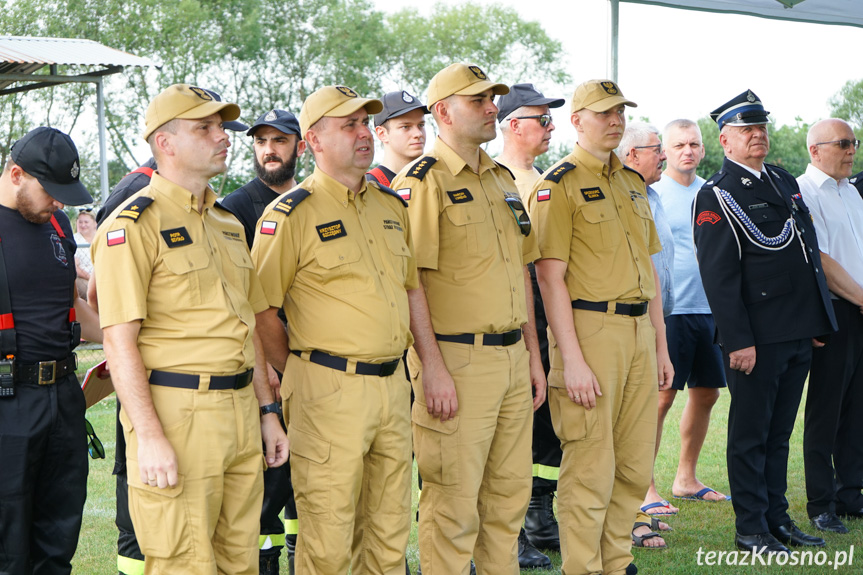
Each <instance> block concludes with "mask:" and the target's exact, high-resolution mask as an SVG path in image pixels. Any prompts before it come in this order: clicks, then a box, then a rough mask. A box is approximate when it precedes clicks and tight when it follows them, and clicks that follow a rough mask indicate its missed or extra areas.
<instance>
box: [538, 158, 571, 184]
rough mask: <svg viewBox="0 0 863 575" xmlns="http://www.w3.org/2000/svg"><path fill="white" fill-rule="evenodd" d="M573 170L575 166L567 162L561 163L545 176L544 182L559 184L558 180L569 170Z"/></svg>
mask: <svg viewBox="0 0 863 575" xmlns="http://www.w3.org/2000/svg"><path fill="white" fill-rule="evenodd" d="M574 169H575V164H570V163H569V162H563V163H562V164H560V165H559V166H557V167H556V168H555V169H554V170H549V171H548V172H546V174H545V178H543V179H544V180H548V181H550V182H554V183H555V184H559V183H560V179H561V178H562V177H563V175H564V174H565V173H567V172H568V171H570V170H574Z"/></svg>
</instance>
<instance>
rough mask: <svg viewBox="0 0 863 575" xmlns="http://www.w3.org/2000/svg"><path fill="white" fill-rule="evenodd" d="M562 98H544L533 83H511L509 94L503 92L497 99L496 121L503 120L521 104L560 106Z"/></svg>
mask: <svg viewBox="0 0 863 575" xmlns="http://www.w3.org/2000/svg"><path fill="white" fill-rule="evenodd" d="M563 102H564V101H563V98H546V97H545V96H544V95H543V94H542V92H540V91H539V90H537V89H536V88H534V86H533V84H513V85H512V86H511V87H510V89H509V94H504V95H503V96H501V97H500V98H499V99H498V101H497V108H498V112H497V121H498V122H503V121H504V120H505V119H506V117H507V116H509V115H510V114H512V113H513V112H515V111H516V110H518V109H519V108H521V107H522V106H548V107H549V108H560V107H561V106H563Z"/></svg>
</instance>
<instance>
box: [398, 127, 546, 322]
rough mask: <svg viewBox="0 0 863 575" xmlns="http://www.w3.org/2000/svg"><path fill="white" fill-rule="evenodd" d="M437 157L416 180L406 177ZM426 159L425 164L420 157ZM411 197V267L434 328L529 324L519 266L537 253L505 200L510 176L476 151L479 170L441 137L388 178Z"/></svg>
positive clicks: (532, 237) (532, 234)
mask: <svg viewBox="0 0 863 575" xmlns="http://www.w3.org/2000/svg"><path fill="white" fill-rule="evenodd" d="M429 157H431V158H434V159H435V160H436V161H435V162H434V163H433V164H432V165H431V167H430V168H428V170H427V171H426V172H425V174H424V176H423V177H422V179H418V178H416V177H413V176H411V174H412V173H416V172H417V171H418V170H421V169H422V167H423V166H425V165H426V164H427V163H428V162H430V160H429V159H428V158H429ZM423 162H426V164H423ZM393 188H394V189H396V190H398V191H399V193H400V195H402V197H409V198H410V199H409V202H408V203H409V207H408V211H409V213H410V217H411V225H412V227H413V238H414V245H415V246H416V257H417V266H418V267H419V268H420V274H421V279H422V283H423V285H424V286H425V289H426V296H427V297H428V303H429V309H430V312H431V320H432V326H433V327H434V330H435V332H436V333H441V334H450V335H452V334H461V333H504V332H507V331H511V330H514V329H518V328H520V327H521V326H522V325H523V324H525V323H527V306H526V303H525V292H524V269H523V266H524V265H525V264H527V263H529V262H532V261H533V260H535V259H536V258H537V257H538V256H539V252H538V251H537V249H536V239H535V235H536V233H535V232H534V231H531V232H530V235H528V236H527V237H525V236H523V235H522V233H521V231H520V229H519V226H518V221H517V220H516V217H515V215H514V214H513V213H512V211H511V210H510V208H509V206H508V205H507V203H506V201H505V200H504V198H505V196H506V194H510V195H513V196H514V197H518V192H517V191H516V187H515V183H514V182H513V180H512V176H510V174H509V173H508V172H507V171H506V170H505V169H504V168H502V167H501V166H499V165H498V164H496V163H495V162H494V160H492V159H491V158H490V157H489V156H488V154H486V153H485V152H484V151H482V150H480V167H479V174H477V173H476V172H474V171H473V170H472V169H471V168H469V167H468V166H467V164H466V163H465V162H464V160H462V159H461V158H460V157H459V156H458V154H456V153H455V152H454V151H453V150H452V149H451V148H450V147H449V146H447V145H446V144H445V143H444V142H443V141H442V140H441V139H440V138H438V139H437V140H436V141H435V145H434V150H433V151H432V153H431V154H430V156H426V157H425V158H420V159H419V160H418V161H417V162H414V163H412V164H409V165H408V166H407V167H405V169H404V170H402V171H401V172H400V173H399V175H398V176H396V179H395V180H394V181H393Z"/></svg>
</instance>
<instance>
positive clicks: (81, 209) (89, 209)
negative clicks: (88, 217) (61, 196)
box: [78, 208, 93, 214]
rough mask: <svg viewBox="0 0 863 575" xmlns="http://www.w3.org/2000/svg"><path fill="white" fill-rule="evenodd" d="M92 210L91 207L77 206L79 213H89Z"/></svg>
mask: <svg viewBox="0 0 863 575" xmlns="http://www.w3.org/2000/svg"><path fill="white" fill-rule="evenodd" d="M92 211H93V208H78V213H79V214H85V213H86V214H89V213H90V212H92Z"/></svg>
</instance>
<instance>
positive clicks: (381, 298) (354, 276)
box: [252, 168, 419, 363]
mask: <svg viewBox="0 0 863 575" xmlns="http://www.w3.org/2000/svg"><path fill="white" fill-rule="evenodd" d="M300 187H301V188H302V189H305V190H307V191H308V192H309V193H310V195H309V196H308V197H307V198H305V199H304V200H302V201H301V202H300V203H299V204H296V207H293V204H294V203H295V202H293V201H291V202H286V198H289V196H290V195H291V194H292V193H293V192H294V191H295V190H297V189H298V188H294V190H292V191H291V192H288V193H287V194H283V195H282V196H280V197H279V198H278V199H277V200H276V201H275V202H273V203H272V204H270V205H269V206H267V209H266V210H265V211H264V214H263V215H262V216H261V219H260V220H259V221H258V229H257V231H256V233H255V242H254V248H253V249H252V257H253V259H254V261H255V264H256V267H257V269H258V273H259V276H260V278H261V284H262V285H263V288H264V293H265V294H266V298H267V301H268V302H269V304H270V306H272V307H282V306H284V310H285V315H286V317H287V318H288V336H289V338H290V343H291V349H292V350H297V351H312V350H319V351H323V352H325V353H329V354H332V355H337V356H340V357H346V358H351V359H355V360H361V361H370V362H375V363H379V362H382V361H388V360H392V359H395V358H397V357H401V355H402V353H404V350H405V349H407V348H408V347H410V346H411V345H412V344H413V338H412V336H411V334H410V312H409V308H408V299H407V292H406V291H405V290H408V289H414V288H416V287H418V285H419V284H418V283H417V270H416V262H415V260H414V257H413V249H412V247H411V233H410V224H409V222H408V214H407V209H406V208H405V207H404V205H403V204H402V202H401V201H400V200H399V199H398V198H396V197H393V196H391V195H389V194H386V193H384V192H382V191H380V188H379V187H378V185H377V184H376V183H369V182H366V183H365V184H364V187H363V189H362V190H360V192H359V193H358V194H354V193H353V192H352V191H350V190H349V189H348V188H346V187H345V186H344V185H342V184H340V183H339V182H337V181H336V180H334V179H333V178H331V177H330V176H328V175H327V174H325V173H324V172H322V171H321V170H319V169H317V168H316V169H315V171H314V174H312V176H310V177H309V178H306V179H305V180H304V181H303V183H302V185H301V186H300ZM288 206H291V207H288ZM285 212H288V213H285Z"/></svg>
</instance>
